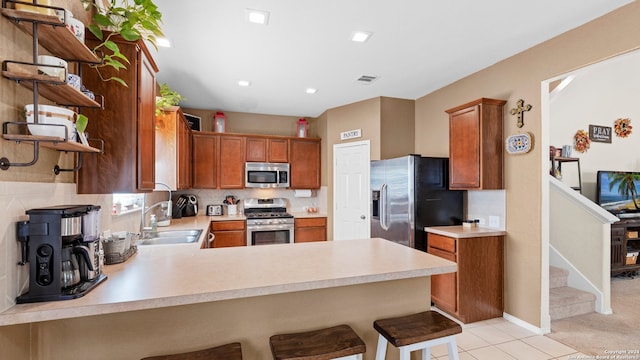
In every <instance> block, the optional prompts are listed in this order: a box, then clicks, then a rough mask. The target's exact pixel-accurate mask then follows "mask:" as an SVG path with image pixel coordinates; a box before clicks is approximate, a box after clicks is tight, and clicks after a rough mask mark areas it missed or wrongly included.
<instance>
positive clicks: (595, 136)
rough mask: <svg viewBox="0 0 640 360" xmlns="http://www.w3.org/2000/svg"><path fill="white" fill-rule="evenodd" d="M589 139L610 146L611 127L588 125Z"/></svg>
mask: <svg viewBox="0 0 640 360" xmlns="http://www.w3.org/2000/svg"><path fill="white" fill-rule="evenodd" d="M589 139H590V140H591V141H595V142H601V143H608V144H611V126H600V125H589Z"/></svg>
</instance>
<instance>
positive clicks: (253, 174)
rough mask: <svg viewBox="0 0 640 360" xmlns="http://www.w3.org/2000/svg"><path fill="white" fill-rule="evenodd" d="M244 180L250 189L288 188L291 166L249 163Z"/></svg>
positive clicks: (246, 166)
mask: <svg viewBox="0 0 640 360" xmlns="http://www.w3.org/2000/svg"><path fill="white" fill-rule="evenodd" d="M244 179H245V184H244V186H245V187H248V188H288V187H289V164H286V163H257V162H248V163H245V176H244Z"/></svg>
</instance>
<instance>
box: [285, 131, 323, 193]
mask: <svg viewBox="0 0 640 360" xmlns="http://www.w3.org/2000/svg"><path fill="white" fill-rule="evenodd" d="M289 163H290V166H291V168H290V174H289V175H290V179H289V181H290V188H291V189H318V188H320V139H291V140H289Z"/></svg>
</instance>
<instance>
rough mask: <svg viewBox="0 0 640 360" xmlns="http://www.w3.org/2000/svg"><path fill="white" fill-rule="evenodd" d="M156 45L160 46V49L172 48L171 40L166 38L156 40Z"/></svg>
mask: <svg viewBox="0 0 640 360" xmlns="http://www.w3.org/2000/svg"><path fill="white" fill-rule="evenodd" d="M156 45H158V46H159V47H166V48H169V47H171V40H169V39H167V38H165V37H159V38H157V39H156Z"/></svg>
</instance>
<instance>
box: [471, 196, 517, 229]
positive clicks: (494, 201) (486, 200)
mask: <svg viewBox="0 0 640 360" xmlns="http://www.w3.org/2000/svg"><path fill="white" fill-rule="evenodd" d="M506 211H507V210H506V191H505V190H481V191H467V218H468V219H479V220H480V225H481V226H483V227H491V228H496V229H500V230H505V227H506V219H505V217H506ZM491 220H495V221H497V223H493V222H492V221H491Z"/></svg>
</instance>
